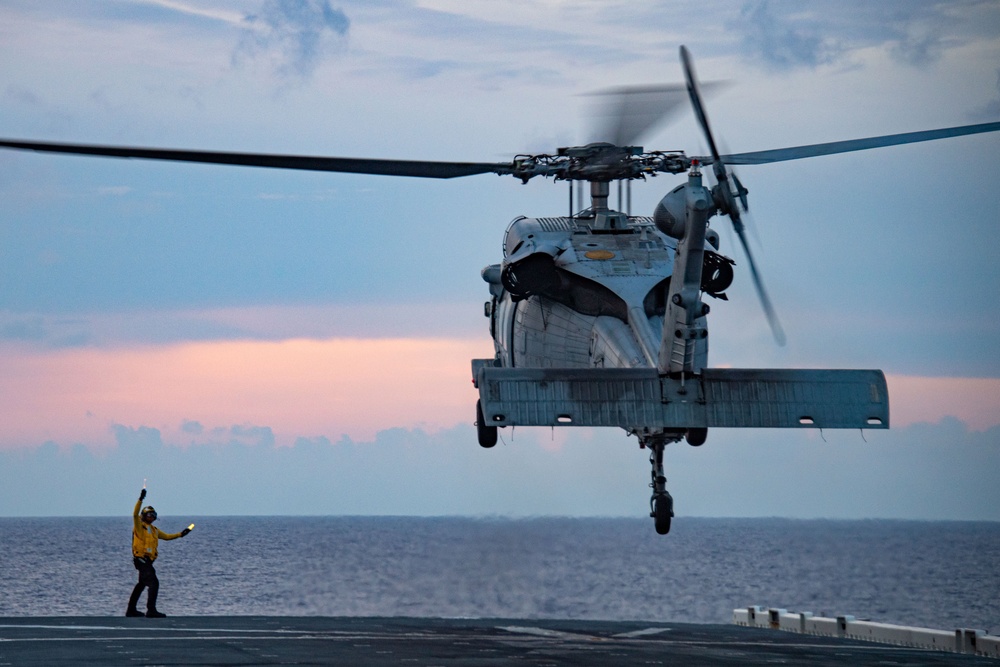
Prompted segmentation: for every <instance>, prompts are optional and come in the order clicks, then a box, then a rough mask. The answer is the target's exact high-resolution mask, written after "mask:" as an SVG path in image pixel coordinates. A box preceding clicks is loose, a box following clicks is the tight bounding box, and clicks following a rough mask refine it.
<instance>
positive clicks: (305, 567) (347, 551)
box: [0, 515, 1000, 632]
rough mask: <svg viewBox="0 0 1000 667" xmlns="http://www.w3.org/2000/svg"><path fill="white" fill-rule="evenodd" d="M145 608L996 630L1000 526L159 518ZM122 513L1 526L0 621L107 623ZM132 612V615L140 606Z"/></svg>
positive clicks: (116, 601)
mask: <svg viewBox="0 0 1000 667" xmlns="http://www.w3.org/2000/svg"><path fill="white" fill-rule="evenodd" d="M192 521H193V522H194V523H195V524H196V527H195V530H194V531H193V532H192V533H191V534H190V535H189V536H187V537H186V538H183V539H180V540H173V541H168V542H162V541H161V543H160V550H159V553H160V557H159V559H158V560H157V561H156V569H157V572H158V575H159V579H160V582H161V584H160V601H159V603H158V607H159V608H160V609H161V610H162V611H165V612H167V613H168V614H171V615H182V616H216V615H220V616H232V615H237V616H250V615H254V616H256V615H275V616H289V615H290V616H409V617H444V618H455V617H461V618H534V619H539V618H555V619H580V620H650V621H660V622H691V623H729V622H731V618H732V610H733V609H734V608H739V607H746V606H748V605H755V604H760V605H765V606H770V607H781V608H785V609H788V610H794V611H811V612H813V613H814V614H817V615H827V616H836V615H840V614H851V615H854V616H856V617H857V618H867V619H871V620H876V621H881V622H887V623H901V624H906V625H918V626H924V627H935V628H943V629H954V628H958V627H973V628H977V629H982V630H987V631H990V630H992V631H994V632H995V631H997V630H998V629H1000V594H998V593H1000V522H980V521H909V520H882V519H867V520H843V519H782V518H754V519H735V518H729V519H726V518H695V517H680V518H676V519H675V520H674V526H673V529H672V531H671V534H670V535H668V536H659V535H656V534H655V532H654V531H653V525H652V521H651V520H649V519H645V518H643V519H639V518H565V517H534V518H501V517H485V518H470V517H405V516H395V517H386V516H372V517H367V516H353V517H351V516H200V517H184V518H177V519H173V518H171V517H170V516H164V517H161V518H160V520H159V521H158V522H157V525H158V526H160V527H161V529H163V530H164V531H165V532H174V531H179V530H180V529H181V528H183V527H184V526H186V525H187V523H189V522H192ZM131 530H132V525H131V517H130V516H127V515H126V516H118V517H36V518H24V517H17V518H0V583H2V585H0V616H8V617H10V616H120V615H122V614H124V611H125V606H126V601H127V599H128V594H129V592H130V591H131V589H132V586H133V585H134V584H135V580H136V572H135V569H134V568H133V566H132V562H131V553H130V545H131ZM143 605H144V600H143V602H141V603H140V608H142V607H143Z"/></svg>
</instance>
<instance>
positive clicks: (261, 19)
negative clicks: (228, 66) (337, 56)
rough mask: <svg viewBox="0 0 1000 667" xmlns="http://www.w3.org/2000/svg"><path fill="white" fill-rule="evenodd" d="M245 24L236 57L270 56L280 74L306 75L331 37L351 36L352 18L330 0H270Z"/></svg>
mask: <svg viewBox="0 0 1000 667" xmlns="http://www.w3.org/2000/svg"><path fill="white" fill-rule="evenodd" d="M244 24H245V28H244V30H243V34H242V37H241V39H240V44H239V46H238V47H237V50H236V53H235V54H234V61H236V62H239V61H240V60H241V59H242V58H244V57H247V58H251V59H252V58H257V57H261V56H267V57H269V58H270V59H271V60H272V62H273V64H274V67H275V69H276V72H277V73H278V74H279V75H281V76H286V77H287V76H296V77H299V78H306V77H308V76H309V75H311V74H312V73H313V71H314V70H315V69H316V67H317V66H318V65H319V62H320V60H321V59H322V57H323V50H324V47H325V45H326V44H327V43H328V42H329V40H330V39H343V38H345V37H346V36H347V33H348V30H349V29H350V26H351V21H350V19H348V17H347V14H345V13H344V12H343V11H342V10H340V9H334V8H333V7H331V6H330V3H329V0H266V2H265V3H264V5H263V6H262V7H261V10H260V12H258V13H256V14H248V15H247V16H246V17H245V18H244Z"/></svg>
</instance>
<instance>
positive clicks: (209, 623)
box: [0, 616, 998, 667]
mask: <svg viewBox="0 0 1000 667" xmlns="http://www.w3.org/2000/svg"><path fill="white" fill-rule="evenodd" d="M763 663H786V664H809V665H844V664H850V665H886V664H892V665H977V664H982V665H997V664H998V663H997V661H996V660H993V659H990V658H986V657H979V656H975V655H965V654H961V653H949V652H942V651H934V650H926V649H920V648H911V647H903V646H890V645H885V644H876V643H872V642H865V641H857V640H852V639H845V638H838V637H820V636H810V635H803V634H794V633H790V632H780V631H775V630H771V629H764V628H760V627H742V626H739V625H699V624H688V623H651V622H643V621H633V622H617V621H616V622H612V621H574V620H538V619H530V620H529V619H520V620H515V619H433V618H430V619H428V618H420V619H417V618H371V617H333V618H326V617H287V616H285V617H268V616H246V617H218V616H217V617H168V618H165V619H146V618H124V617H122V618H112V617H18V618H0V665H61V664H65V665H69V664H72V665H317V664H343V665H420V666H427V667H431V666H433V665H443V666H444V665H509V664H520V665H538V666H553V665H581V666H587V665H594V666H597V665H600V666H602V667H603V666H606V665H746V664H763Z"/></svg>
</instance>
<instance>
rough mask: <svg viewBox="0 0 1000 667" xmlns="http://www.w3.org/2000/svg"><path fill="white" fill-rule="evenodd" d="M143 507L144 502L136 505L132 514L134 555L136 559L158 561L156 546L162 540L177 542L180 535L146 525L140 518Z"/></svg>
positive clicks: (137, 502) (140, 501) (138, 502)
mask: <svg viewBox="0 0 1000 667" xmlns="http://www.w3.org/2000/svg"><path fill="white" fill-rule="evenodd" d="M141 507H142V500H137V501H136V503H135V511H134V512H132V555H133V556H135V557H136V558H145V557H147V556H148V557H149V559H150V560H156V545H157V544H158V543H159V541H160V540H176V539H177V538H178V537H180V536H181V534H180V533H164V532H163V531H162V530H160V529H159V528H157V527H156V526H154V525H153V524H151V523H146V522H145V521H143V520H142V519H141V518H140V517H139V509H140V508H141Z"/></svg>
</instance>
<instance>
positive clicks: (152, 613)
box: [146, 609, 167, 618]
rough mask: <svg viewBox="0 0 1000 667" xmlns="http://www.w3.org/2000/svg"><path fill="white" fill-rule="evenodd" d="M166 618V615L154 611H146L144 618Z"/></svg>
mask: <svg viewBox="0 0 1000 667" xmlns="http://www.w3.org/2000/svg"><path fill="white" fill-rule="evenodd" d="M166 617H167V615H166V614H161V613H160V612H158V611H156V610H155V609H147V610H146V618H166Z"/></svg>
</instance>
